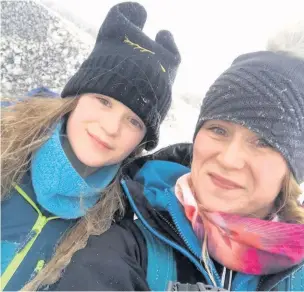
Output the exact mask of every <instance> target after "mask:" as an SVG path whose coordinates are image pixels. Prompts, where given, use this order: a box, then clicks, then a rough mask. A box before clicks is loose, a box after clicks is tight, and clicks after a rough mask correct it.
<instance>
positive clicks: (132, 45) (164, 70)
mask: <svg viewBox="0 0 304 292" xmlns="http://www.w3.org/2000/svg"><path fill="white" fill-rule="evenodd" d="M124 43H125V44H127V45H129V46H131V47H133V48H134V50H136V49H137V50H139V51H140V52H141V53H148V54H152V55H155V52H153V51H151V50H148V49H146V48H144V47H142V46H140V45H139V44H136V43H133V42H132V41H130V40H129V38H128V37H127V36H125V39H124ZM158 62H159V61H158ZM159 64H160V68H161V70H162V71H163V72H166V69H165V67H164V66H163V65H162V64H161V63H160V62H159Z"/></svg>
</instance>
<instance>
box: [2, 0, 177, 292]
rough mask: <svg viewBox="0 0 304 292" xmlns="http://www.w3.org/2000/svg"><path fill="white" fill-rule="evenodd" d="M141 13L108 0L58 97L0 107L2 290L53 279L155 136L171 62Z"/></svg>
mask: <svg viewBox="0 0 304 292" xmlns="http://www.w3.org/2000/svg"><path fill="white" fill-rule="evenodd" d="M145 21H146V11H145V9H144V8H143V7H142V6H141V5H139V4H137V3H131V2H126V3H122V4H118V5H116V6H114V7H113V8H112V9H111V10H110V12H109V13H108V15H107V17H106V19H105V21H104V23H103V25H102V26H101V29H100V31H99V33H98V36H97V40H96V44H95V47H94V49H93V51H92V53H91V54H90V56H89V57H88V59H87V60H85V61H84V63H83V64H82V65H81V67H80V69H79V70H78V72H76V74H75V75H74V76H73V77H72V78H71V79H70V80H69V82H68V83H67V85H66V86H65V88H64V89H63V92H62V94H61V96H62V99H61V98H56V97H53V98H45V96H44V97H41V98H39V97H32V98H25V99H24V100H23V101H19V102H16V103H15V104H14V105H12V106H9V107H7V108H3V109H2V120H1V123H2V132H1V143H2V145H1V146H2V153H1V163H2V173H1V174H2V178H1V187H2V194H3V197H5V198H6V200H4V201H3V202H2V206H1V208H2V226H1V227H2V229H1V232H2V242H1V252H2V253H1V270H2V275H1V288H2V290H3V289H5V290H13V291H16V290H20V289H21V288H22V287H23V286H24V285H25V284H26V283H27V282H28V281H30V280H31V282H30V283H29V284H28V285H29V286H28V289H29V290H34V289H38V287H39V286H42V285H43V286H45V285H47V284H50V283H52V282H53V281H56V280H57V279H58V277H59V276H60V273H61V271H62V269H63V268H64V267H65V265H66V264H67V263H68V262H69V261H70V259H71V256H72V255H73V253H74V252H75V251H76V250H78V249H79V248H81V247H83V246H84V245H85V244H86V241H87V238H88V236H89V235H90V234H101V233H102V232H104V231H105V230H107V229H108V228H109V227H110V225H111V223H112V222H113V220H115V218H116V216H119V215H121V214H122V213H123V204H122V202H121V199H120V197H119V188H120V185H119V169H120V167H121V166H122V165H123V164H124V161H125V160H126V159H127V158H128V157H132V156H134V155H136V154H139V153H140V152H141V151H142V150H143V149H146V150H151V149H153V148H154V147H155V146H156V145H157V142H158V133H159V126H160V123H161V122H162V121H163V119H164V118H165V116H166V114H167V112H168V109H169V107H170V103H171V87H172V83H173V81H174V78H175V74H176V70H177V68H178V65H179V63H180V55H179V52H178V49H177V47H176V45H175V43H174V40H173V37H172V35H171V34H170V33H169V32H167V31H161V32H159V33H158V35H157V36H156V39H155V41H153V40H151V39H150V38H148V37H147V36H146V35H145V34H144V33H143V32H142V28H143V26H144V24H145ZM34 94H35V93H34ZM80 218H83V219H81V220H79V219H80ZM59 242H60V244H59V245H58V243H59ZM57 245H58V247H57ZM56 247H57V249H56ZM55 249H56V252H55V254H54V251H55Z"/></svg>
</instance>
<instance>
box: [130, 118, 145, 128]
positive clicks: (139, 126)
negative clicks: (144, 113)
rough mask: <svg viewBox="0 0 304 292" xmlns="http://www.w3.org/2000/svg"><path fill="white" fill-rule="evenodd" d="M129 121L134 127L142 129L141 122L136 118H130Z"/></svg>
mask: <svg viewBox="0 0 304 292" xmlns="http://www.w3.org/2000/svg"><path fill="white" fill-rule="evenodd" d="M130 122H131V124H132V125H133V126H134V127H136V128H138V129H140V130H142V128H143V126H142V124H141V123H140V122H139V121H138V120H136V119H134V118H130Z"/></svg>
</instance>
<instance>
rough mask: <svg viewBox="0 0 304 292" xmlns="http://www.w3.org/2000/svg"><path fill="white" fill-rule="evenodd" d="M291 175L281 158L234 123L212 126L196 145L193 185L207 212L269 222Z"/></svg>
mask: <svg viewBox="0 0 304 292" xmlns="http://www.w3.org/2000/svg"><path fill="white" fill-rule="evenodd" d="M287 173H288V166H287V163H286V162H285V160H284V158H283V156H282V155H281V154H280V153H279V152H277V151H276V150H275V149H273V148H272V147H271V146H270V145H269V144H267V142H265V141H264V140H263V139H261V138H260V137H258V136H257V135H256V134H255V133H253V132H252V131H250V130H248V129H247V128H245V127H242V126H240V125H237V124H235V123H231V122H226V121H218V120H211V121H207V122H205V123H204V124H203V126H202V128H201V129H200V131H199V132H198V134H197V136H196V139H195V141H194V146H193V161H192V167H191V179H192V184H193V188H194V192H195V194H196V196H197V198H198V200H199V202H200V203H201V204H202V207H203V208H206V209H207V210H210V211H220V212H225V213H232V214H238V215H252V216H256V217H260V218H262V217H265V216H267V215H268V214H269V212H271V209H272V208H273V204H274V202H275V199H276V197H277V196H278V194H279V193H280V190H281V189H282V185H283V181H284V178H285V177H286V174H287Z"/></svg>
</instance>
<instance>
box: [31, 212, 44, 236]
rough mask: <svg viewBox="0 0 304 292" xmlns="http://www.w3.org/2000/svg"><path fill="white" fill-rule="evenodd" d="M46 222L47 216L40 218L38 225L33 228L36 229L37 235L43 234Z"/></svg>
mask: <svg viewBox="0 0 304 292" xmlns="http://www.w3.org/2000/svg"><path fill="white" fill-rule="evenodd" d="M46 221H47V218H46V217H45V216H39V218H38V220H37V222H36V224H35V225H34V226H33V227H34V229H33V231H35V232H36V234H39V233H40V232H41V230H42V228H43V227H44V225H45V223H46Z"/></svg>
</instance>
